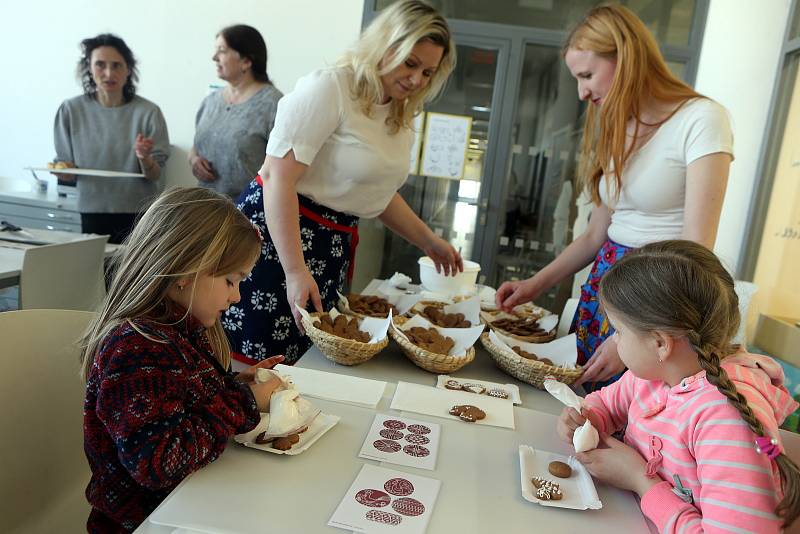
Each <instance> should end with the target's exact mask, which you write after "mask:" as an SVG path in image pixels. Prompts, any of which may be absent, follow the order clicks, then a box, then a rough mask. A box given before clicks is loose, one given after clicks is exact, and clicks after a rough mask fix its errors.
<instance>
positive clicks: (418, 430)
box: [408, 425, 431, 434]
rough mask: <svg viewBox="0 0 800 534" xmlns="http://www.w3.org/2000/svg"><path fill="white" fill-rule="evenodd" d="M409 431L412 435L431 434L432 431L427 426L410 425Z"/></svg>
mask: <svg viewBox="0 0 800 534" xmlns="http://www.w3.org/2000/svg"><path fill="white" fill-rule="evenodd" d="M408 431H409V432H411V433H412V434H430V433H431V429H430V428H428V427H427V426H425V425H408Z"/></svg>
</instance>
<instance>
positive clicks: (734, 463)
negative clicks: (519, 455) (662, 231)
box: [558, 241, 800, 533]
mask: <svg viewBox="0 0 800 534" xmlns="http://www.w3.org/2000/svg"><path fill="white" fill-rule="evenodd" d="M600 301H601V303H602V305H603V306H604V308H605V310H606V312H607V313H608V317H609V318H610V320H611V322H612V323H613V324H614V327H615V328H616V333H615V334H614V335H615V336H616V337H617V344H618V347H619V354H620V357H621V358H622V360H623V361H624V362H625V365H626V366H627V367H628V369H629V370H628V371H627V372H626V373H625V374H624V375H623V376H622V378H621V379H620V380H619V381H618V382H616V383H614V384H612V385H610V386H608V387H605V388H603V389H601V390H600V391H597V392H595V393H592V394H590V395H588V396H587V397H586V399H585V408H584V410H583V414H580V413H578V412H577V411H576V410H574V409H571V408H568V409H565V410H564V411H563V412H562V414H561V417H560V419H559V423H558V433H559V436H560V437H561V438H562V439H564V440H567V441H569V442H570V443H572V434H573V433H574V431H575V429H576V428H577V427H578V426H579V425H582V424H583V423H584V422H585V419H584V416H586V417H589V419H590V420H591V421H592V423H593V425H594V426H595V427H596V428H597V429H598V431H599V432H600V434H601V436H603V440H602V443H601V446H600V448H597V449H595V450H593V451H588V452H585V453H581V454H578V455H577V458H578V460H579V461H580V462H582V463H583V464H584V465H585V466H586V468H587V469H588V470H589V472H590V473H591V474H592V475H594V476H595V477H596V478H598V479H600V480H602V481H603V482H606V483H608V484H611V485H614V486H617V487H620V488H624V489H628V490H632V491H634V492H636V493H638V495H639V496H640V497H641V507H642V512H643V513H644V515H645V516H646V517H647V518H648V519H649V520H651V521H652V522H653V523H654V524H655V526H656V527H657V528H658V530H659V532H681V533H684V532H686V533H690V532H759V533H769V532H779V531H780V530H781V529H782V528H783V527H785V526H788V525H789V524H791V523H792V522H793V521H794V520H795V519H796V518H797V516H798V514H800V471H798V467H797V466H796V465H795V464H794V463H793V462H792V461H791V460H790V459H789V458H788V457H787V456H786V455H784V454H783V453H782V444H781V439H780V434H779V433H778V426H779V425H780V424H781V422H782V421H783V420H784V419H785V417H786V416H787V415H788V414H790V413H792V412H793V411H794V410H795V409H796V407H797V403H796V402H794V400H792V398H791V396H790V395H789V393H788V392H787V390H786V388H785V387H784V386H783V372H782V370H781V368H780V366H779V365H778V364H776V363H775V362H774V361H772V360H771V359H770V358H766V357H761V356H755V355H752V354H748V353H746V352H744V351H743V350H741V349H739V347H733V346H731V345H730V341H731V339H732V337H733V335H734V333H735V332H736V330H737V328H738V325H739V320H740V318H739V309H738V299H737V297H736V293H735V292H734V286H733V279H732V278H731V276H730V274H728V272H727V271H726V270H725V269H724V267H723V266H722V264H721V263H720V262H719V260H718V259H717V257H716V256H714V254H713V253H712V252H710V251H709V250H708V249H706V248H704V247H703V246H701V245H698V244H696V243H694V242H691V241H662V242H659V243H653V244H651V245H646V246H644V247H642V248H641V249H639V250H638V251H636V252H633V253H631V254H630V255H628V256H626V257H624V258H623V259H622V260H620V262H619V263H618V264H616V265H615V266H614V267H612V268H611V270H610V271H609V272H608V273H607V274H606V275H605V277H604V278H603V280H602V282H601V283H600ZM618 431H624V435H625V437H624V443H623V442H620V441H618V440H616V439H614V438H613V437H611V436H610V434H613V433H615V432H618Z"/></svg>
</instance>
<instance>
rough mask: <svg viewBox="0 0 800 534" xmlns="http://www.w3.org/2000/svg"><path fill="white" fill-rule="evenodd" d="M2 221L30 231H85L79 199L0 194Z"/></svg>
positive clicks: (38, 194) (53, 194) (13, 193)
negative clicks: (78, 208) (78, 207)
mask: <svg viewBox="0 0 800 534" xmlns="http://www.w3.org/2000/svg"><path fill="white" fill-rule="evenodd" d="M0 220H4V221H8V222H10V223H13V224H16V225H17V226H24V227H26V228H37V229H41V230H60V231H62V232H80V231H81V214H80V213H78V211H77V208H76V201H75V199H74V198H64V197H59V196H57V195H56V194H55V193H50V194H47V193H33V192H28V193H24V192H0Z"/></svg>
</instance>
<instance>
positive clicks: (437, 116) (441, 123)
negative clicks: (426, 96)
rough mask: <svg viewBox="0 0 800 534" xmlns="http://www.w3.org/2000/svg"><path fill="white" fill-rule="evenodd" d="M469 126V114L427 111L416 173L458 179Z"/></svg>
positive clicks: (465, 159) (460, 176) (465, 153)
mask: <svg viewBox="0 0 800 534" xmlns="http://www.w3.org/2000/svg"><path fill="white" fill-rule="evenodd" d="M471 130H472V117H468V116H465V115H448V114H445V113H428V116H427V124H426V126H425V140H424V143H423V146H422V165H421V168H420V174H421V175H423V176H435V177H438V178H450V179H451V180H461V179H462V178H463V177H464V164H465V163H466V161H467V148H468V147H469V134H470V131H471Z"/></svg>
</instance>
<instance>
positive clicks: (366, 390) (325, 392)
mask: <svg viewBox="0 0 800 534" xmlns="http://www.w3.org/2000/svg"><path fill="white" fill-rule="evenodd" d="M275 369H277V370H279V371H280V372H281V373H284V376H287V377H289V378H290V379H291V381H292V383H293V384H294V387H295V388H296V389H297V391H299V392H300V393H302V394H303V395H304V396H306V397H313V398H316V399H323V400H330V401H335V402H341V403H344V404H352V405H354V406H365V407H367V408H375V407H376V406H377V405H378V403H379V402H380V400H381V399H382V398H383V393H384V392H385V391H386V382H384V381H381V380H370V379H368V378H358V377H355V376H350V375H344V374H339V373H329V372H327V371H318V370H316V369H306V368H304V367H297V366H289V365H284V364H278V365H276V366H275Z"/></svg>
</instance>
